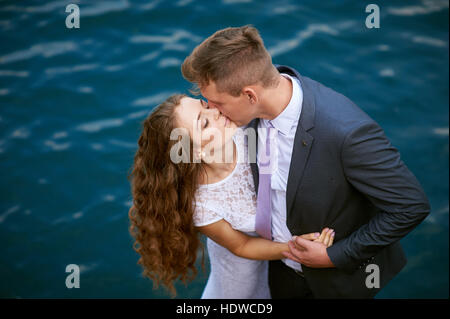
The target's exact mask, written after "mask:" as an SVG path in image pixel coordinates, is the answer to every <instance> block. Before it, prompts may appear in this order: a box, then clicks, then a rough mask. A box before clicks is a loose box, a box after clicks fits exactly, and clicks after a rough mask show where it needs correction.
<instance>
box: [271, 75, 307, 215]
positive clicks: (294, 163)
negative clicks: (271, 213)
mask: <svg viewBox="0 0 450 319" xmlns="http://www.w3.org/2000/svg"><path fill="white" fill-rule="evenodd" d="M289 70H292V71H291V72H292V73H294V74H293V75H294V76H296V77H297V78H298V79H299V80H300V83H301V86H302V91H303V103H302V111H301V114H300V119H299V121H298V126H297V131H296V132H295V138H294V145H293V150H292V157H291V164H290V167H289V177H288V181H287V190H286V217H287V218H288V216H289V215H290V211H291V210H292V205H293V204H294V198H295V194H296V193H297V189H298V187H299V185H300V181H301V179H302V177H303V172H304V170H305V167H306V163H307V162H308V158H309V154H310V152H311V148H312V144H313V142H314V137H313V136H312V135H311V134H309V133H308V131H309V130H310V129H311V128H313V127H314V116H315V103H314V99H313V96H312V94H311V90H310V88H309V87H308V85H307V84H306V83H305V82H306V81H304V79H303V77H302V76H301V75H300V74H299V73H298V72H297V71H295V70H293V69H289ZM280 72H286V71H284V70H283V71H280Z"/></svg>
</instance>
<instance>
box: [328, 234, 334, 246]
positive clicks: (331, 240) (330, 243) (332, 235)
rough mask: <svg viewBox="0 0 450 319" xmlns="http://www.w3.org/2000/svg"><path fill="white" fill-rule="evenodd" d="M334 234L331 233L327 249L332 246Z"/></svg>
mask: <svg viewBox="0 0 450 319" xmlns="http://www.w3.org/2000/svg"><path fill="white" fill-rule="evenodd" d="M335 234H336V233H335V232H334V231H333V233H332V234H331V239H330V242H329V243H328V247H330V246H331V245H333V241H334V236H335Z"/></svg>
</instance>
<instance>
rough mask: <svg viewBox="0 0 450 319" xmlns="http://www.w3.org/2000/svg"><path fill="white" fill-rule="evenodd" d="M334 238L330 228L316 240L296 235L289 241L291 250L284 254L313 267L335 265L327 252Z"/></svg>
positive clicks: (330, 266)
mask: <svg viewBox="0 0 450 319" xmlns="http://www.w3.org/2000/svg"><path fill="white" fill-rule="evenodd" d="M333 238H334V232H333V230H332V229H328V228H325V229H324V230H323V231H322V234H321V235H320V239H317V240H315V241H311V240H307V239H304V238H302V237H301V236H294V237H293V240H291V241H289V243H288V246H289V250H290V252H283V255H284V256H285V257H287V258H289V259H292V260H293V261H296V262H298V263H301V264H303V265H305V266H308V267H311V268H332V267H335V266H334V264H333V263H332V261H331V260H330V258H329V257H328V253H327V247H329V246H331V244H332V242H333Z"/></svg>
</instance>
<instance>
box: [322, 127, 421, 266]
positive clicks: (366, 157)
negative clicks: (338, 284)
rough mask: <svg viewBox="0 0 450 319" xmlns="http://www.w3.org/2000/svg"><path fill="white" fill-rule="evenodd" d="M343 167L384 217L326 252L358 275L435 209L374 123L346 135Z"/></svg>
mask: <svg viewBox="0 0 450 319" xmlns="http://www.w3.org/2000/svg"><path fill="white" fill-rule="evenodd" d="M341 161H342V165H343V169H344V173H345V175H346V178H347V180H348V181H349V182H350V183H351V184H352V185H353V186H354V187H355V188H356V189H357V190H358V191H359V192H361V193H362V194H364V196H366V197H367V198H368V200H369V201H370V202H371V203H372V204H373V205H374V206H376V207H377V208H379V211H380V212H379V213H377V214H376V215H375V216H373V217H372V218H371V219H370V220H369V222H368V223H367V224H365V225H363V226H362V227H360V228H359V229H357V230H356V231H355V232H353V233H352V234H351V235H350V236H348V237H347V238H344V239H342V240H340V241H338V242H336V243H335V244H334V245H332V246H330V247H328V248H327V252H328V256H329V257H330V259H331V261H332V262H333V264H334V265H335V266H336V267H337V268H341V269H343V270H344V271H346V272H353V271H355V270H356V269H357V268H358V267H359V266H360V265H361V263H363V262H364V261H366V260H368V259H370V258H371V257H373V256H375V255H376V254H377V253H378V252H380V251H381V250H382V249H383V248H385V247H386V246H388V245H390V244H393V243H395V242H397V241H398V240H400V239H401V238H403V237H404V236H406V235H407V234H408V233H409V232H411V231H412V230H413V229H414V228H415V227H416V226H417V225H419V224H420V223H421V222H422V221H423V220H424V219H425V218H426V216H427V215H428V214H429V213H430V204H429V202H428V199H427V197H426V195H425V193H424V191H423V189H422V187H421V186H420V184H419V182H418V181H417V179H416V177H415V176H414V175H413V174H412V173H411V172H410V170H409V169H408V168H407V167H406V165H405V163H404V162H403V161H402V160H401V159H400V154H399V152H398V150H397V149H396V148H395V147H393V146H392V145H391V143H390V142H389V140H388V139H387V137H386V136H385V134H384V132H383V130H382V129H381V127H380V126H379V125H378V124H377V123H376V122H375V121H373V120H370V121H364V122H363V123H360V124H359V125H358V126H357V127H356V128H353V129H351V130H350V132H349V133H347V136H346V137H345V139H344V142H343V144H342V149H341ZM361 214H364V212H361Z"/></svg>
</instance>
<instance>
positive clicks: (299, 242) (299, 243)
mask: <svg viewBox="0 0 450 319" xmlns="http://www.w3.org/2000/svg"><path fill="white" fill-rule="evenodd" d="M294 242H295V247H297V249H298V250H300V251H302V252H304V251H307V250H308V249H309V248H310V247H311V245H312V242H311V241H309V240H306V239H303V238H301V237H297V238H295V241H294Z"/></svg>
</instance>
